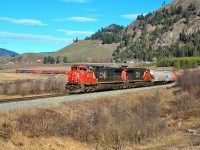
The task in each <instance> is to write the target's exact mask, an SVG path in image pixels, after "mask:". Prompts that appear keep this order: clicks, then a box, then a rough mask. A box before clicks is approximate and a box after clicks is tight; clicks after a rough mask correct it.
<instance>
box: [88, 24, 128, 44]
mask: <svg viewBox="0 0 200 150" xmlns="http://www.w3.org/2000/svg"><path fill="white" fill-rule="evenodd" d="M123 29H124V27H123V26H119V25H116V24H111V25H110V26H108V27H106V28H102V29H101V30H98V31H97V32H96V33H94V34H93V35H91V37H86V39H85V40H101V41H102V44H112V43H119V42H120V41H121V39H120V37H119V32H120V31H122V30H123Z"/></svg>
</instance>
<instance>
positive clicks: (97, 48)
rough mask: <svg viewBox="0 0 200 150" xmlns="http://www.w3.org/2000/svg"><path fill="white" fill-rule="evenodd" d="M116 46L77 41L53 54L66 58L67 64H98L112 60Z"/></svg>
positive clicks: (96, 41) (92, 41)
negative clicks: (82, 62) (83, 62)
mask: <svg viewBox="0 0 200 150" xmlns="http://www.w3.org/2000/svg"><path fill="white" fill-rule="evenodd" d="M117 46H118V44H101V41H99V40H79V41H78V42H75V43H72V44H71V45H69V46H66V47H64V48H62V49H61V50H59V51H57V52H55V53H54V54H53V56H54V57H57V56H67V60H68V61H69V62H80V61H86V62H99V61H102V60H106V59H110V58H112V53H113V51H114V50H115V49H116V48H117Z"/></svg>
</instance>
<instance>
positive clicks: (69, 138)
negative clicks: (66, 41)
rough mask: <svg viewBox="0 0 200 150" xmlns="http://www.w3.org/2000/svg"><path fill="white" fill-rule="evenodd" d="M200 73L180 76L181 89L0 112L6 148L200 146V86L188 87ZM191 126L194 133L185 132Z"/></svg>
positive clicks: (1, 140)
mask: <svg viewBox="0 0 200 150" xmlns="http://www.w3.org/2000/svg"><path fill="white" fill-rule="evenodd" d="M198 73H199V72H195V71H192V72H186V73H184V74H183V75H182V76H180V77H179V79H178V86H180V88H179V87H176V88H172V89H159V90H149V91H145V93H144V92H137V93H134V94H133V93H130V94H129V95H127V94H122V95H121V96H118V97H107V98H101V99H96V100H94V99H93V100H91V99H88V101H74V102H68V103H64V104H61V105H59V106H46V107H45V106H43V107H42V108H32V109H23V110H13V111H9V112H5V113H1V114H0V145H1V149H3V150H4V149H5V150H7V149H34V150H35V149H70V150H75V149H76V150H82V149H95V148H96V149H98V148H99V149H117V150H119V149H127V150H130V149H141V150H143V149H155V150H156V149H167V150H171V149H195V150H197V149H199V148H200V142H199V141H200V133H199V132H200V99H199V88H198V86H195V87H196V88H195V91H196V90H198V92H192V94H191V92H190V91H191V90H190V88H184V87H188V86H186V84H185V83H186V82H187V80H185V78H184V77H186V78H188V77H189V78H190V79H193V78H196V79H195V81H196V82H199V81H200V80H199V77H198V76H197V74H198ZM179 83H182V84H181V85H180V84H179ZM187 83H188V84H193V83H192V82H187ZM197 85H200V83H198V84H197ZM181 89H184V91H181ZM167 116H168V117H167ZM176 120H177V121H180V120H181V123H182V126H181V127H180V128H173V126H174V127H176V122H174V123H173V121H176ZM169 125H171V126H172V127H171V126H169ZM188 129H192V130H194V131H195V132H193V133H189V132H186V130H187V131H189V130H188Z"/></svg>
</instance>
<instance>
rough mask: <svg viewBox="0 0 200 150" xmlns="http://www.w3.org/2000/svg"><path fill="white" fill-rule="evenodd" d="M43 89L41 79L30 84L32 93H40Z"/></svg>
mask: <svg viewBox="0 0 200 150" xmlns="http://www.w3.org/2000/svg"><path fill="white" fill-rule="evenodd" d="M41 92H42V91H41V81H39V80H37V81H33V82H31V84H30V94H40V93H41Z"/></svg>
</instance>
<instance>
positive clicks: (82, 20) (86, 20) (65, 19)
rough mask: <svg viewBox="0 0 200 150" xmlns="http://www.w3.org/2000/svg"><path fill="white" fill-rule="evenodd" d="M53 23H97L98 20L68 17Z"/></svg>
mask: <svg viewBox="0 0 200 150" xmlns="http://www.w3.org/2000/svg"><path fill="white" fill-rule="evenodd" d="M54 21H76V22H97V21H98V20H97V19H94V18H88V17H70V18H64V19H54Z"/></svg>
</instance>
